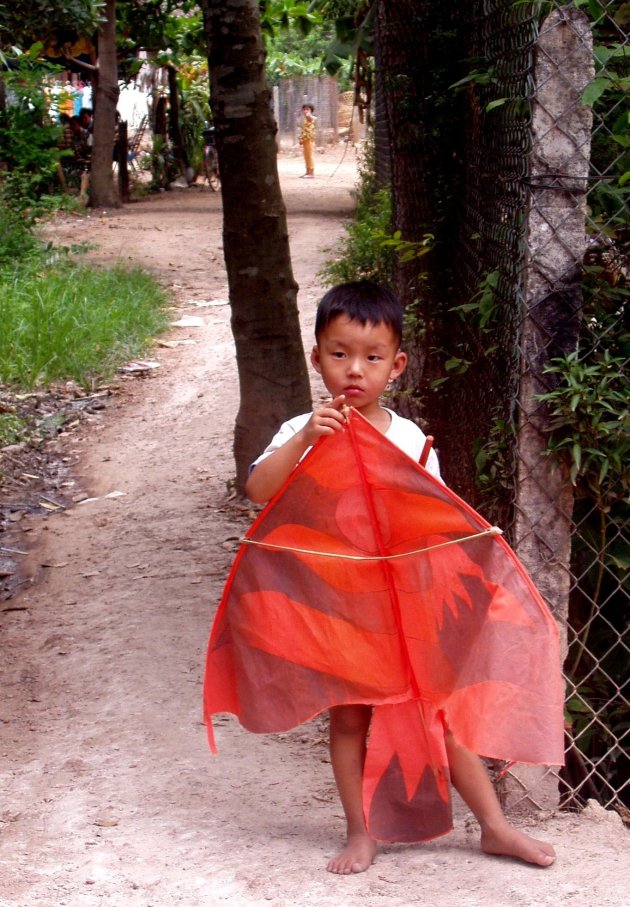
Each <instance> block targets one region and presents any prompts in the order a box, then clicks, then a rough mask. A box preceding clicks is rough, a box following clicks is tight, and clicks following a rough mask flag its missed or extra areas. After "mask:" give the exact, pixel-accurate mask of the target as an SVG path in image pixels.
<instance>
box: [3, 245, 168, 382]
mask: <svg viewBox="0 0 630 907" xmlns="http://www.w3.org/2000/svg"><path fill="white" fill-rule="evenodd" d="M167 320H168V313H167V299H166V294H165V293H164V291H163V290H162V289H161V287H160V286H159V285H158V284H157V282H156V281H155V279H154V278H153V277H151V276H150V275H149V274H147V273H146V272H144V271H142V270H141V269H140V268H125V267H114V268H109V269H104V268H97V267H94V266H93V265H92V266H88V265H86V264H84V263H80V264H77V263H72V262H69V261H60V262H58V263H56V264H54V265H52V266H51V267H49V268H47V269H45V270H44V269H43V268H42V267H41V264H40V265H31V266H29V265H28V264H24V265H23V266H21V267H19V268H16V269H11V270H5V271H4V273H2V274H0V326H1V327H0V331H1V333H2V343H0V382H3V383H5V384H8V385H19V386H20V387H24V388H28V389H33V388H35V387H38V386H42V385H46V384H51V383H53V382H55V381H59V380H67V379H73V380H74V381H76V382H77V384H79V385H81V386H82V387H84V388H85V389H87V390H92V389H94V388H95V387H97V386H98V385H99V384H102V383H104V382H107V381H108V380H109V379H110V378H111V377H112V375H113V374H114V373H115V371H116V368H117V367H118V366H119V365H121V364H123V363H124V362H126V361H127V360H129V359H133V358H135V357H137V356H139V355H141V354H142V353H143V352H144V351H146V349H147V347H148V346H149V345H150V344H151V342H152V340H153V338H154V337H155V335H156V334H158V333H160V332H161V331H162V330H163V329H164V328H165V326H166V323H167Z"/></svg>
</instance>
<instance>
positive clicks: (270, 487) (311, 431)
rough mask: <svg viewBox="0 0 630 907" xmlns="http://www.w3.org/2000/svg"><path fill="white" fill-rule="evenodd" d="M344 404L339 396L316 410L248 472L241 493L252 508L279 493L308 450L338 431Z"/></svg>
mask: <svg viewBox="0 0 630 907" xmlns="http://www.w3.org/2000/svg"><path fill="white" fill-rule="evenodd" d="M345 401H346V398H345V397H344V396H343V394H342V395H341V396H339V397H336V398H335V399H334V400H333V401H332V402H331V403H328V404H326V405H325V406H321V407H319V408H318V409H316V410H315V411H314V413H313V415H312V416H311V418H310V419H309V420H308V422H307V423H306V425H305V426H304V428H302V429H300V431H298V432H296V434H295V435H293V437H292V438H289V440H288V441H287V442H286V443H285V444H283V445H282V447H279V448H278V449H277V450H274V452H273V453H272V454H269V456H268V457H265V459H264V460H261V461H260V463H258V464H257V465H256V466H255V467H254V468H253V469H252V471H251V473H250V475H249V478H248V479H247V482H246V483H245V493H246V495H247V497H248V498H249V499H250V501H253V502H254V503H255V504H264V503H265V502H266V501H269V500H270V499H271V498H272V497H273V496H274V495H275V494H276V493H277V492H278V491H280V489H281V488H282V486H283V485H284V483H285V482H286V480H287V479H288V478H289V476H290V475H291V473H292V472H293V470H294V469H295V467H296V466H297V464H298V463H299V462H300V459H301V457H302V456H303V454H304V452H305V451H306V450H308V448H309V447H312V446H313V444H315V442H316V441H318V440H319V438H321V437H322V436H323V435H332V433H333V432H335V431H341V429H342V428H343V426H344V417H343V415H342V413H341V410H342V408H343V406H344V404H345Z"/></svg>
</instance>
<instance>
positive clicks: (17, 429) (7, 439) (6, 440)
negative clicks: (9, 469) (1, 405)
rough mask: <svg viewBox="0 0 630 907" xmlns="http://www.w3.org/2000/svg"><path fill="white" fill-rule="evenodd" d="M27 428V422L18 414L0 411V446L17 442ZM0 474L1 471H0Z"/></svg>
mask: <svg viewBox="0 0 630 907" xmlns="http://www.w3.org/2000/svg"><path fill="white" fill-rule="evenodd" d="M27 430H28V427H27V423H26V422H25V420H24V419H21V418H20V416H18V415H17V414H15V413H5V412H0V447H6V446H7V445H8V444H19V442H20V441H21V440H22V439H23V438H24V437H25V435H26V433H27ZM1 475H2V473H0V476H1Z"/></svg>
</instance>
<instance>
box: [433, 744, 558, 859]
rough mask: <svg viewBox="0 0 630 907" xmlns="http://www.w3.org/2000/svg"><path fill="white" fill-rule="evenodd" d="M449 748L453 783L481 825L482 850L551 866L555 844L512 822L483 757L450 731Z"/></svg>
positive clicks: (554, 853) (447, 748)
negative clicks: (465, 745)
mask: <svg viewBox="0 0 630 907" xmlns="http://www.w3.org/2000/svg"><path fill="white" fill-rule="evenodd" d="M446 751H447V753H448V762H449V768H450V772H451V781H452V782H453V786H454V787H455V789H456V790H457V791H458V793H459V794H460V796H461V797H462V799H463V800H464V801H465V802H466V803H467V805H468V806H469V807H470V809H471V810H472V811H473V813H474V814H475V816H476V818H477V821H478V822H479V824H480V826H481V849H482V850H484V851H485V852H486V853H490V854H501V855H503V856H507V857H517V858H518V859H520V860H525V862H527V863H535V864H537V865H538V866H550V865H551V864H552V863H553V861H554V860H555V857H556V852H555V850H554V849H553V847H552V846H551V844H547V843H546V842H545V841H538V840H536V838H530V837H529V835H526V834H524V833H523V832H522V831H519V830H518V829H516V828H513V827H512V826H511V825H510V824H509V822H508V821H507V819H506V818H505V816H504V815H503V811H502V809H501V804H500V803H499V800H498V798H497V795H496V793H495V791H494V788H493V786H492V783H491V781H490V779H489V778H488V774H487V772H486V769H485V767H484V764H483V762H482V761H481V759H480V758H479V756H477V755H476V754H475V753H471V752H470V750H467V749H465V748H464V747H462V746H459V744H457V743H456V742H455V739H454V737H453V735H452V734H451V732H450V731H447V732H446Z"/></svg>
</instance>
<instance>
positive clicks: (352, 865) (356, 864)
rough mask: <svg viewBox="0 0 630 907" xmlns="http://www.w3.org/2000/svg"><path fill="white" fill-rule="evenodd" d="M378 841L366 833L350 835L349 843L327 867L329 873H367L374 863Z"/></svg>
mask: <svg viewBox="0 0 630 907" xmlns="http://www.w3.org/2000/svg"><path fill="white" fill-rule="evenodd" d="M375 856H376V841H375V840H374V839H373V838H371V837H370V836H369V835H368V834H367V833H365V832H359V833H357V834H353V835H348V843H347V844H346V846H345V847H344V849H343V850H342V851H341V853H338V854H337V856H336V857H333V858H332V860H330V862H329V863H328V865H327V866H326V869H327V870H328V872H336V873H338V874H340V875H349V874H350V873H351V872H365V870H366V869H369V868H370V866H371V865H372V863H373V862H374V857H375Z"/></svg>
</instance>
